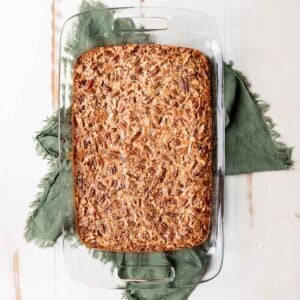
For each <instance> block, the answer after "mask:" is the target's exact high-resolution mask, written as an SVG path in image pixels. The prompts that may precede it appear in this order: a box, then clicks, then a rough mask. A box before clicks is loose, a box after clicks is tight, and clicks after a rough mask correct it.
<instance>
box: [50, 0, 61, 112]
mask: <svg viewBox="0 0 300 300" xmlns="http://www.w3.org/2000/svg"><path fill="white" fill-rule="evenodd" d="M59 16H60V13H59V12H58V11H57V0H52V4H51V93H52V106H53V108H54V109H56V108H57V107H58V90H59V82H58V78H59V74H58V53H59V45H58V36H59V32H60V28H59V27H58V26H57V23H58V20H57V19H58V18H59Z"/></svg>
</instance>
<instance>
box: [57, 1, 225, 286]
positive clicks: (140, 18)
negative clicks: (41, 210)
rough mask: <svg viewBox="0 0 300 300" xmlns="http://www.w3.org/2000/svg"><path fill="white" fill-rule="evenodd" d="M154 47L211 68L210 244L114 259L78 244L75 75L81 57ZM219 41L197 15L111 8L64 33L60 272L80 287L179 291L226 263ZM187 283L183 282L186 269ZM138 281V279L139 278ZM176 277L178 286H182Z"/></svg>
mask: <svg viewBox="0 0 300 300" xmlns="http://www.w3.org/2000/svg"><path fill="white" fill-rule="evenodd" d="M132 43H143V44H145V43H155V44H163V45H173V46H184V47H190V48H194V49H198V50H200V51H201V52H202V53H204V54H205V55H206V56H207V57H208V59H209V62H210V68H211V74H212V78H211V81H212V105H213V140H214V150H213V199H212V202H211V208H212V209H211V224H210V233H209V236H208V238H207V240H206V241H205V242H204V244H202V245H201V246H199V247H195V248H192V249H183V250H178V251H172V252H163V253H160V252H155V253H154V252H153V253H115V252H108V251H101V250H91V249H88V248H86V247H85V246H84V245H83V244H82V243H80V241H79V239H78V237H77V229H76V222H75V221H74V220H75V219H74V201H73V175H72V159H71V157H72V155H71V153H72V140H71V117H70V115H71V114H70V108H71V106H72V84H73V68H74V64H75V62H76V59H77V58H78V56H80V55H81V54H82V53H84V52H86V51H88V50H90V49H92V48H95V47H99V46H107V45H119V44H132ZM219 43H220V40H219V34H218V30H217V27H216V25H215V23H214V21H213V20H212V18H211V17H210V16H209V15H207V14H205V13H202V12H199V11H193V10H186V9H174V8H148V7H142V8H135V7H128V8H112V9H101V10H95V11H90V12H85V13H81V14H78V15H75V16H73V17H71V18H69V19H68V20H67V21H66V23H65V24H64V26H63V30H62V35H61V43H60V103H59V107H60V114H59V134H60V170H61V189H63V191H64V195H67V197H65V198H64V199H62V217H63V239H64V242H63V248H64V257H65V265H66V268H67V270H68V271H69V273H70V275H71V277H72V278H74V279H76V280H77V281H79V282H81V283H84V284H87V285H92V286H100V287H107V288H129V287H135V288H149V287H151V288H155V287H163V286H164V287H171V288H179V287H185V286H190V285H195V284H199V283H201V282H204V281H208V280H210V279H212V278H214V277H215V276H216V275H217V274H218V273H219V271H220V269H221V266H222V260H223V243H224V237H223V207H222V205H223V204H222V203H223V176H224V106H223V69H222V67H223V62H222V51H221V47H220V45H219ZM180 256H181V257H185V258H186V259H185V261H186V262H185V263H186V264H189V265H190V266H191V265H192V266H193V262H196V261H195V260H194V258H195V259H196V260H197V262H198V263H197V264H196V263H195V267H194V269H193V267H192V269H193V274H192V276H185V277H184V278H182V277H183V276H182V275H181V274H182V273H181V272H182V269H183V268H184V266H182V265H181V266H180V268H179V266H178V264H177V258H178V257H180ZM199 266H200V267H199ZM137 274H138V275H137ZM179 277H181V278H179Z"/></svg>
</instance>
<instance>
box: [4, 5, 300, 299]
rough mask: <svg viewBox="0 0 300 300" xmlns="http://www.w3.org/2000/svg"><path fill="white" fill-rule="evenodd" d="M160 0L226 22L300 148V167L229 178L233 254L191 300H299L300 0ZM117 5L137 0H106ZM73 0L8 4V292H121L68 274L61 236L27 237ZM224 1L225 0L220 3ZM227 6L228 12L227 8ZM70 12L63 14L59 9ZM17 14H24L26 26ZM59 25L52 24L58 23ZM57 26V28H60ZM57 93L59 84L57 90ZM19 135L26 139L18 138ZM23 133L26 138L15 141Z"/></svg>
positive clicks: (229, 53) (228, 239)
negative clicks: (48, 239)
mask: <svg viewBox="0 0 300 300" xmlns="http://www.w3.org/2000/svg"><path fill="white" fill-rule="evenodd" d="M210 2H211V3H210V4H209V1H204V0H203V1H198V0H194V1H191V0H190V1H180V0H178V1H174V0H173V1H169V0H167V1H166V0H165V1H163V0H161V1H154V0H153V1H152V0H145V3H144V5H165V6H181V7H188V8H194V9H199V10H207V11H208V12H209V13H211V14H213V15H215V17H216V18H217V19H218V22H219V23H220V24H221V26H220V27H221V32H222V34H223V37H224V50H225V58H226V59H233V60H234V61H235V66H236V67H237V68H239V69H241V70H243V72H244V73H245V74H247V76H248V78H249V79H250V81H251V82H252V83H253V90H254V91H256V92H258V93H260V94H261V96H262V97H263V98H264V99H266V100H267V101H268V102H269V103H270V104H271V109H270V111H269V115H270V116H272V117H273V119H274V120H275V121H276V123H277V127H276V128H277V129H278V131H279V132H281V133H282V135H283V137H284V141H285V142H286V143H287V144H288V145H292V146H294V147H295V149H294V155H293V158H294V159H295V160H296V164H295V168H294V170H292V171H289V172H285V171H282V172H268V173H260V174H253V175H243V176H233V177H227V178H226V197H225V257H224V266H223V269H222V271H221V274H220V275H219V276H218V277H217V278H216V279H214V280H213V281H211V282H208V283H205V284H202V285H200V286H198V287H197V289H196V290H195V292H194V293H193V294H192V295H191V297H190V299H194V300H196V299H212V300H217V299H218V300H219V299H220V300H240V299H243V300H250V299H251V300H253V299H255V300H269V299H270V300H281V299H287V300H298V299H300V201H299V200H300V197H299V186H300V171H299V163H298V161H299V159H300V150H299V149H300V148H299V144H300V134H299V133H300V121H299V120H300V119H299V111H300V98H299V92H298V90H297V89H298V87H299V80H300V79H299V69H300V41H299V28H300V2H299V1H297V0H289V1H281V0H244V1H241V0H226V3H224V4H223V7H222V8H221V10H220V7H218V5H216V3H217V2H218V1H217V0H216V1H215V2H214V1H213V0H211V1H210ZM105 3H107V4H110V5H111V4H112V3H113V5H114V6H118V5H130V4H138V1H105ZM66 5H68V6H72V3H71V0H60V1H59V0H56V4H55V7H54V8H55V10H56V11H58V12H57V13H56V14H55V22H54V23H51V22H52V21H53V20H52V16H53V7H52V0H35V1H34V0H31V1H21V0H19V1H6V2H4V3H2V9H1V10H0V33H1V38H2V43H1V47H0V57H1V64H0V66H1V72H0V79H1V80H0V86H1V89H0V91H1V106H0V133H1V146H0V201H1V202H0V203H1V209H0V299H1V300H11V299H17V300H20V299H22V300H38V299H44V300H69V299H70V300H71V299H72V300H75V299H76V300H77V299H87V300H94V299H95V300H96V299H97V300H98V299H120V298H121V291H117V290H106V289H99V288H91V287H86V286H83V285H80V284H78V283H76V282H74V281H73V280H72V279H70V278H69V276H68V274H67V272H66V270H65V268H64V263H63V253H62V249H61V244H58V245H57V246H56V247H54V248H51V249H47V250H41V249H39V248H37V247H35V246H34V245H32V244H27V243H26V242H25V241H24V239H23V237H22V233H23V227H24V222H25V219H26V214H27V212H28V204H29V203H30V202H31V201H32V199H33V198H34V196H35V194H36V192H37V189H36V188H35V187H36V185H37V184H38V182H39V179H40V178H41V176H42V175H43V174H44V173H45V171H46V169H47V167H46V162H45V161H42V160H41V158H39V157H38V156H37V155H36V153H35V146H34V143H33V140H32V137H33V135H34V132H35V131H36V130H37V129H38V128H40V127H41V122H42V120H43V119H44V118H45V116H46V115H49V114H51V112H52V90H53V88H52V87H51V78H52V79H53V78H54V79H55V76H56V75H55V70H54V72H53V73H51V66H52V65H53V63H54V64H55V63H56V62H57V57H56V56H55V55H54V56H51V49H52V47H54V49H56V45H57V36H58V35H57V32H56V26H60V25H61V22H62V21H63V19H64V18H65V16H64V15H63V13H64V7H65V6H66ZM221 5H222V4H221ZM223 8H225V16H224V14H222V11H223ZM59 13H61V15H60V14H59ZM15 20H18V21H19V24H22V25H18V24H17V22H16V21H15ZM51 24H52V25H51ZM53 31H54V35H53ZM53 92H55V90H53ZM16 137H17V138H16ZM16 140H17V141H18V143H16Z"/></svg>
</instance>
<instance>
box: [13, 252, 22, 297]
mask: <svg viewBox="0 0 300 300" xmlns="http://www.w3.org/2000/svg"><path fill="white" fill-rule="evenodd" d="M13 274H14V289H15V296H16V300H21V299H22V296H21V288H20V261H19V252H18V249H16V250H15V251H14V253H13Z"/></svg>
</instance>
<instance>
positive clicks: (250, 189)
mask: <svg viewBox="0 0 300 300" xmlns="http://www.w3.org/2000/svg"><path fill="white" fill-rule="evenodd" d="M247 199H248V212H249V217H250V226H251V227H253V175H252V174H248V175H247Z"/></svg>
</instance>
